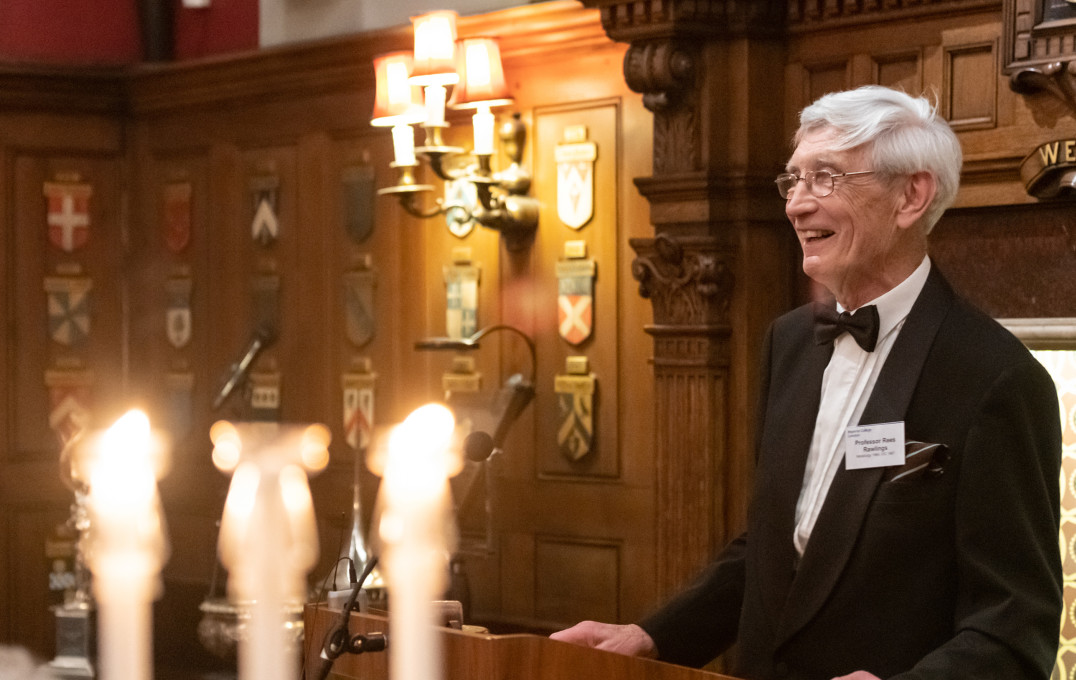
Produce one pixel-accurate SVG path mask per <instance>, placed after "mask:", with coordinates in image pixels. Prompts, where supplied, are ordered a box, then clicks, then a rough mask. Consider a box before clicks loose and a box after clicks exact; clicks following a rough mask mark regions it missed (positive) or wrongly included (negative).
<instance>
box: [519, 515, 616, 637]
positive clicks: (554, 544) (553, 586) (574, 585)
mask: <svg viewBox="0 0 1076 680" xmlns="http://www.w3.org/2000/svg"><path fill="white" fill-rule="evenodd" d="M535 548H536V549H535V555H534V571H535V598H534V599H535V604H536V607H537V610H536V612H535V614H536V616H537V617H538V618H539V619H541V620H545V621H570V620H574V619H576V618H579V617H580V615H581V614H582V615H583V618H586V619H590V620H592V621H619V620H620V611H619V604H620V583H621V575H620V565H621V564H622V563H623V558H622V556H621V554H620V545H619V544H618V543H617V542H610V541H585V540H566V539H564V538H559V537H548V536H538V537H536V541H535ZM583 583H586V584H588V587H586V588H581V587H580V584H583Z"/></svg>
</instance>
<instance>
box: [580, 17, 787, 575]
mask: <svg viewBox="0 0 1076 680" xmlns="http://www.w3.org/2000/svg"><path fill="white" fill-rule="evenodd" d="M583 4H584V5H586V6H588V7H597V8H600V10H601V19H602V26H603V28H604V29H605V31H606V33H607V34H608V35H609V36H610V37H611V38H613V39H614V40H620V41H624V42H628V43H630V47H629V49H628V51H627V53H626V54H625V58H624V79H625V82H626V83H627V85H628V86H629V87H630V88H631V89H632V90H633V91H635V92H639V93H641V94H642V95H643V103H644V105H645V106H646V108H647V109H649V110H650V111H651V112H652V113H653V114H654V146H653V175H652V176H651V177H647V178H641V177H640V178H636V185H637V187H638V188H639V190H640V191H641V192H642V194H643V195H644V196H645V197H646V199H647V200H648V201H649V202H650V205H651V221H652V222H653V225H654V231H655V236H654V238H652V239H650V238H645V239H632V240H631V241H630V245H631V247H632V248H633V249H634V250H635V252H636V254H637V257H636V258H635V260H634V261H633V262H632V275H633V276H634V277H635V279H636V280H637V281H638V282H639V292H640V294H641V295H642V296H643V297H644V298H647V299H649V300H650V301H651V303H652V305H653V320H654V322H653V324H652V325H650V326H648V327H647V328H646V332H647V333H649V334H650V335H651V336H652V337H653V339H654V358H653V365H654V420H655V435H656V439H657V440H656V442H655V455H654V473H655V476H656V479H655V484H656V490H657V508H656V517H657V518H658V525H657V529H656V536H657V549H658V555H659V556H660V559H659V560H658V573H657V589H658V593H659V594H666V593H670V592H673V591H675V590H677V589H679V588H680V587H681V586H682V585H683V584H684V582H686V581H687V580H688V579H690V578H691V576H692V575H693V574H694V573H696V571H697V570H698V569H699V567H700V566H702V565H703V564H704V563H705V562H706V561H707V560H708V559H709V558H710V557H712V555H713V554H714V552H715V551H716V549H718V548H720V547H721V545H723V544H724V543H725V542H726V541H727V540H728V539H729V538H730V537H731V535H732V534H733V533H734V532H738V531H739V530H740V528H741V527H740V526H738V516H737V515H736V513H732V514H731V515H730V510H729V509H730V507H739V506H741V505H743V503H741V500H742V497H743V496H744V495H745V494H746V493H747V488H746V485H742V484H738V483H737V482H738V481H739V480H733V479H732V478H731V475H730V474H729V470H730V469H739V468H741V467H742V466H740V465H738V464H732V463H731V462H730V461H732V459H733V458H735V457H736V456H740V455H749V453H747V452H746V451H741V450H739V449H737V450H736V451H732V450H731V449H730V443H731V442H733V441H744V440H746V439H747V438H748V437H747V435H746V434H745V432H746V430H747V429H748V428H749V426H750V424H749V423H747V422H745V421H744V419H743V418H734V417H733V414H735V413H744V412H750V404H749V403H748V398H747V395H746V391H745V389H744V382H743V381H744V380H745V378H744V377H743V375H742V373H740V372H741V371H743V370H744V369H743V367H742V366H740V365H739V364H736V365H734V364H733V362H732V356H731V349H730V348H731V347H732V346H733V343H734V342H735V341H734V338H736V339H739V341H741V342H743V338H744V337H745V336H750V337H752V338H754V337H755V336H756V335H760V333H756V332H754V331H755V329H749V328H748V326H749V323H747V322H743V323H741V322H740V321H737V320H734V319H733V318H732V311H731V310H732V309H733V308H734V306H735V305H734V299H735V298H736V297H737V296H738V295H740V294H741V292H742V291H741V290H740V289H739V288H737V285H736V277H735V275H734V271H735V265H736V262H737V261H738V259H739V258H740V257H741V256H743V250H742V248H743V247H744V246H743V243H744V242H743V241H742V240H740V239H739V238H738V237H737V234H739V233H740V230H742V229H747V228H748V224H749V223H748V218H747V216H749V215H750V216H752V217H751V219H754V220H760V221H764V220H768V219H769V217H770V213H769V211H767V210H765V209H761V208H760V207H759V206H757V205H755V203H756V201H755V200H754V198H753V194H752V193H751V192H743V191H742V190H741V189H742V186H740V184H739V182H741V181H742V176H743V174H744V173H745V172H746V173H747V174H750V175H754V174H756V169H754V168H746V169H744V168H740V167H737V168H736V171H737V172H736V173H730V169H729V163H730V158H729V156H728V154H726V153H725V152H724V150H723V148H722V142H720V141H717V140H723V139H727V138H728V137H729V136H730V135H731V136H738V135H742V134H743V131H742V130H740V129H735V130H733V129H730V128H731V127H732V126H736V125H737V123H736V122H735V121H734V120H733V119H731V118H729V117H726V116H720V115H716V114H715V110H714V109H713V108H712V107H713V104H714V102H713V97H714V96H721V97H723V98H727V99H728V100H729V101H735V100H737V99H738V98H740V97H747V96H748V92H749V91H753V90H754V89H755V88H758V89H762V90H772V89H773V88H776V87H779V85H780V82H781V77H782V76H781V70H780V69H779V68H777V69H775V68H774V64H773V63H771V62H770V61H768V60H767V59H766V56H765V55H772V54H774V52H771V51H768V48H769V47H771V46H772V45H774V44H776V43H777V42H778V41H779V40H780V39H781V36H782V35H783V31H784V21H785V13H786V3H785V2H784V1H782V0H758V1H755V2H738V1H733V0H583ZM752 40H758V41H759V42H760V44H763V45H765V46H766V48H760V49H758V50H754V49H749V50H747V53H748V54H750V55H751V59H756V60H758V63H757V64H746V63H741V62H739V61H737V60H736V58H735V57H731V56H730V54H731V52H733V51H734V50H735V48H734V47H733V46H740V45H742V43H743V41H752ZM737 53H738V52H737ZM756 55H758V56H756ZM743 74H749V75H748V77H746V78H745V77H743ZM717 93H720V95H717ZM737 127H738V126H737ZM780 143H781V142H780V141H777V140H776V138H775V137H774V136H773V135H770V134H767V135H765V138H764V139H763V138H761V137H760V138H758V139H755V140H752V141H750V142H748V146H749V147H750V148H751V149H755V148H756V147H757V148H761V147H766V146H768V145H771V144H780ZM747 155H748V156H750V157H751V158H759V159H762V158H768V157H771V156H772V155H774V153H771V152H766V153H759V154H757V155H754V154H747ZM748 164H750V161H748ZM770 170H771V168H770V167H769V166H768V165H766V167H765V169H758V170H757V174H759V175H761V174H764V173H765V174H768V173H769V172H770ZM763 213H765V214H763ZM762 316H765V314H763V315H762ZM734 384H735V385H736V388H737V389H738V390H739V391H734V390H733V387H732V386H733V385H734Z"/></svg>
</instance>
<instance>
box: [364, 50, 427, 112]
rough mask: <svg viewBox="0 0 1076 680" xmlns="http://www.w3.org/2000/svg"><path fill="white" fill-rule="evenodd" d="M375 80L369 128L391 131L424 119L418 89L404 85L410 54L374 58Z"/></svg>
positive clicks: (408, 75)
mask: <svg viewBox="0 0 1076 680" xmlns="http://www.w3.org/2000/svg"><path fill="white" fill-rule="evenodd" d="M374 74H375V76H376V77H377V85H376V93H375V96H374V113H373V116H372V120H371V121H370V124H371V125H375V126H378V127H392V126H393V125H400V124H405V125H410V124H412V123H421V122H422V120H423V118H425V115H426V114H425V110H424V109H423V105H422V89H421V88H419V87H417V86H415V85H412V84H411V83H409V82H408V78H409V77H410V75H411V53H410V52H406V51H401V52H389V53H388V54H383V55H381V56H379V57H375V58H374Z"/></svg>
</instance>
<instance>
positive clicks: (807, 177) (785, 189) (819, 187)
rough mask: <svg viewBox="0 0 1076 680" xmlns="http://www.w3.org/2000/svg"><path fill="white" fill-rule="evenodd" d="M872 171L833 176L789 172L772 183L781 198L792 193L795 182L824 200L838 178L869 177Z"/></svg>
mask: <svg viewBox="0 0 1076 680" xmlns="http://www.w3.org/2000/svg"><path fill="white" fill-rule="evenodd" d="M872 172H874V170H861V171H859V172H842V173H840V174H837V175H834V174H833V173H832V172H829V171H828V170H808V171H807V172H805V173H803V176H802V177H800V176H798V175H793V174H792V173H791V172H783V173H781V174H780V175H777V179H775V180H774V182H776V183H777V192H778V193H780V194H781V198H784V199H787V198H788V197H789V194H791V193H792V189H793V188H794V187H795V186H796V182H801V181H802V182H803V183H804V184H806V185H807V191H810V192H811V195H812V196H814V197H815V198H825V197H826V196H829V195H830V194H832V193H833V180H835V179H837V178H838V177H849V176H851V175H869V174H871V173H872Z"/></svg>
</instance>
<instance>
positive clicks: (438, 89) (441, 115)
mask: <svg viewBox="0 0 1076 680" xmlns="http://www.w3.org/2000/svg"><path fill="white" fill-rule="evenodd" d="M423 90H424V92H425V95H426V122H425V123H424V125H426V126H427V127H438V126H443V125H444V124H445V100H446V98H447V96H448V91H447V90H446V89H445V86H444V85H427V86H426V87H425V88H423Z"/></svg>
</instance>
